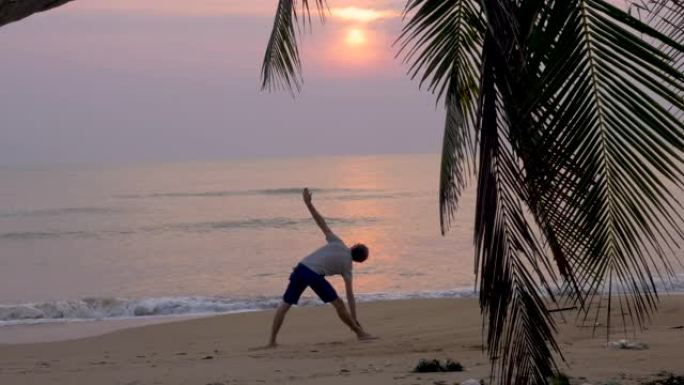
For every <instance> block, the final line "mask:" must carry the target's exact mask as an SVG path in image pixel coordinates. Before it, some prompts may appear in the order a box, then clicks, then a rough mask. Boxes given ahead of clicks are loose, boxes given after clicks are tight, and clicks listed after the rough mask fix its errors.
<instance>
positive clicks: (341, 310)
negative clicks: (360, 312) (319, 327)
mask: <svg viewBox="0 0 684 385" xmlns="http://www.w3.org/2000/svg"><path fill="white" fill-rule="evenodd" d="M330 304H331V305H333V307H334V308H335V310H336V311H337V315H338V316H339V317H340V319H341V320H342V322H344V323H345V324H346V325H347V326H349V328H350V329H351V330H352V331H353V332H354V333H356V337H357V338H358V339H359V340H369V339H373V337H372V336H371V335H370V334H368V333H366V332H365V331H363V329H362V328H361V327H360V326H359V325H357V324H356V323H355V322H354V320H352V318H351V316H350V315H349V312H348V311H347V307H346V306H344V302H343V301H342V300H341V299H339V298H337V299H335V300H333V301H331V302H330Z"/></svg>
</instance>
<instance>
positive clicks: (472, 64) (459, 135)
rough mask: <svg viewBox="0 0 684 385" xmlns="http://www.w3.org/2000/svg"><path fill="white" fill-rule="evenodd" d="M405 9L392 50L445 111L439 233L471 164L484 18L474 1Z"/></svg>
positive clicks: (413, 3) (422, 2)
mask: <svg viewBox="0 0 684 385" xmlns="http://www.w3.org/2000/svg"><path fill="white" fill-rule="evenodd" d="M409 14H411V15H412V16H411V18H410V19H409V20H408V22H406V24H405V25H404V28H403V30H402V33H401V35H400V36H399V39H398V40H397V42H399V43H400V50H399V53H398V55H403V56H404V60H403V61H404V63H409V64H410V67H409V76H410V77H411V78H412V79H416V78H419V79H420V86H421V87H423V86H424V87H426V88H427V89H428V90H430V91H431V92H433V93H435V94H436V95H437V100H438V101H439V100H442V99H443V100H444V103H445V109H446V112H447V113H446V122H445V128H444V140H443V145H442V164H441V172H440V193H439V201H440V224H441V229H442V233H444V232H445V231H446V229H447V228H448V227H449V225H450V223H451V220H452V218H453V214H454V212H455V211H456V208H457V207H458V199H459V197H460V195H461V192H462V191H463V189H464V188H465V187H466V185H467V182H468V180H469V179H470V174H471V171H470V170H472V169H473V168H472V167H471V165H470V159H471V158H474V156H475V148H476V135H477V134H476V132H475V112H476V103H477V95H478V81H479V78H480V66H481V55H482V42H483V37H484V32H485V24H484V23H485V21H484V17H483V16H484V15H483V14H482V11H481V9H480V7H479V4H478V2H477V0H447V1H442V0H409V1H408V2H407V4H406V8H405V11H404V15H405V17H406V16H407V15H409Z"/></svg>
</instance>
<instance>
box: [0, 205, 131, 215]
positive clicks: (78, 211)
mask: <svg viewBox="0 0 684 385" xmlns="http://www.w3.org/2000/svg"><path fill="white" fill-rule="evenodd" d="M120 211H121V209H116V208H108V207H62V208H47V209H35V210H33V209H21V210H0V218H21V217H52V216H61V215H83V214H86V215H93V214H101V215H111V214H115V213H118V212H120Z"/></svg>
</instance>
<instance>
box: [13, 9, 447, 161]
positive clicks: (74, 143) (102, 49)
mask: <svg viewBox="0 0 684 385" xmlns="http://www.w3.org/2000/svg"><path fill="white" fill-rule="evenodd" d="M191 4H192V6H191V7H188V2H187V1H184V2H181V1H179V0H145V1H142V0H116V1H112V0H76V1H74V2H73V3H71V4H68V5H66V6H63V7H60V8H58V9H56V10H53V11H50V12H45V13H43V14H40V15H36V16H33V17H30V18H28V19H26V20H23V21H21V22H18V23H13V24H10V25H8V26H6V27H4V28H2V29H0V52H2V53H3V60H2V61H0V73H2V74H3V86H2V87H0V100H1V101H2V103H0V116H2V117H3V122H2V123H3V125H2V130H0V165H1V164H12V163H36V162H38V163H41V162H42V163H45V162H48V163H51V162H91V161H97V162H109V161H114V162H120V161H136V160H191V159H208V158H210V159H216V158H219V159H222V158H240V157H261V156H307V155H321V154H355V153H364V154H367V153H406V152H421V153H425V152H438V151H439V150H440V144H441V138H442V123H443V113H442V111H441V108H437V107H436V106H435V103H434V98H433V97H432V95H429V94H426V93H421V92H419V91H418V90H417V84H416V82H411V81H410V80H408V79H407V77H406V75H405V71H406V67H405V66H403V65H401V63H399V62H398V61H397V60H395V59H394V54H395V53H396V48H393V47H392V46H391V44H392V42H393V41H394V39H395V38H396V36H397V35H398V33H399V30H400V28H401V22H400V19H399V11H401V10H402V7H403V5H404V1H403V0H388V1H360V0H340V1H329V5H330V7H331V9H332V15H331V16H329V17H328V19H327V23H326V24H325V25H324V26H321V25H320V24H319V23H314V26H313V33H312V34H304V35H303V36H302V43H303V44H302V48H303V62H304V77H305V87H304V90H303V92H302V94H301V95H299V96H298V97H297V98H296V99H292V98H291V97H290V96H289V95H288V94H287V93H274V94H269V93H264V92H260V91H259V88H258V86H259V70H260V67H261V60H262V55H263V50H264V47H265V44H266V42H267V39H268V35H269V32H270V27H271V23H272V18H273V13H274V11H275V5H276V1H275V0H269V1H265V0H193V1H192V2H191Z"/></svg>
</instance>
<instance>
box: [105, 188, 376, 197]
mask: <svg viewBox="0 0 684 385" xmlns="http://www.w3.org/2000/svg"><path fill="white" fill-rule="evenodd" d="M310 190H311V192H312V193H318V194H339V193H346V194H355V193H369V192H374V191H378V190H372V189H356V188H311V189H310ZM301 193H302V188H301V187H282V188H271V189H252V190H217V191H198V192H161V193H151V194H119V195H114V197H115V198H120V199H140V198H201V197H232V196H248V195H298V194H301Z"/></svg>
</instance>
